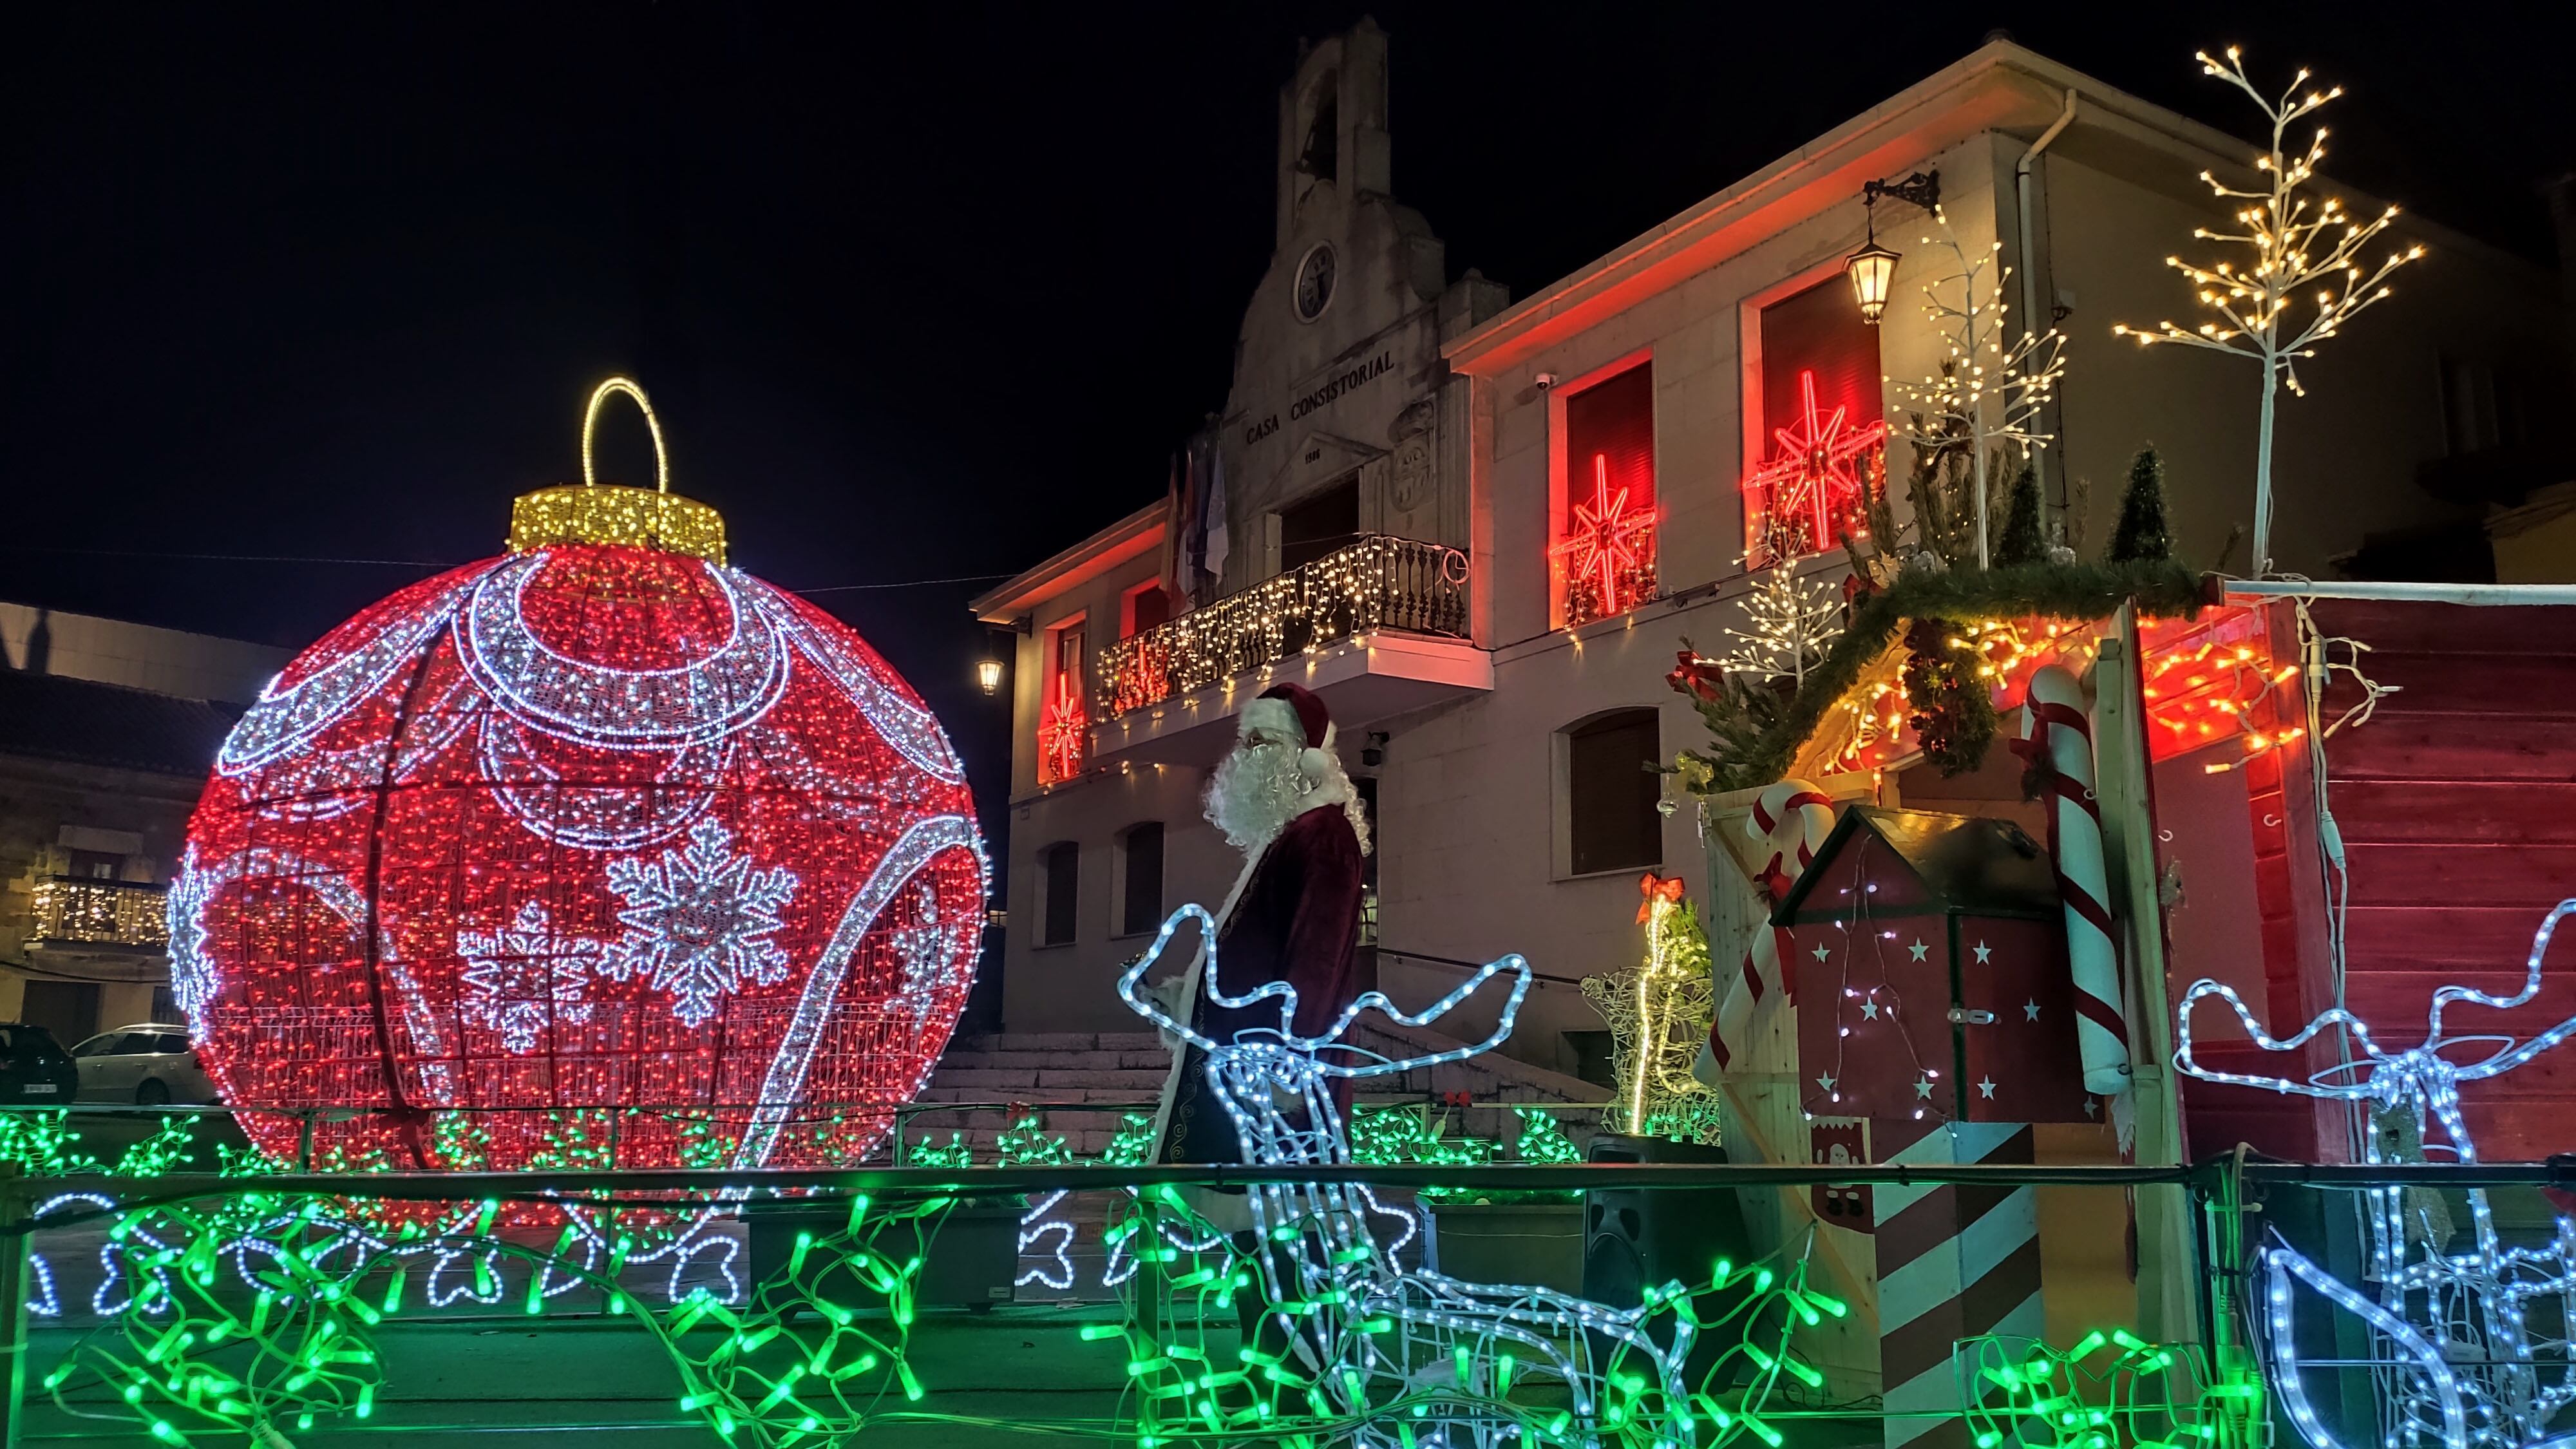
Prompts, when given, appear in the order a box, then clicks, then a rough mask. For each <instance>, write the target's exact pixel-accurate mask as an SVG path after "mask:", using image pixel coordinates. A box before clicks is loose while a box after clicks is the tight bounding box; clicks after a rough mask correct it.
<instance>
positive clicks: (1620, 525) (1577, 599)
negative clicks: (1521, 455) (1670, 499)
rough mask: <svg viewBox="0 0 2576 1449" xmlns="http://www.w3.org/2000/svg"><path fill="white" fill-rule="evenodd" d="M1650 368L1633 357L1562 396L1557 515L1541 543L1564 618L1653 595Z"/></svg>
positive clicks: (1624, 607) (1619, 608) (1620, 608)
mask: <svg viewBox="0 0 2576 1449" xmlns="http://www.w3.org/2000/svg"><path fill="white" fill-rule="evenodd" d="M1656 516H1657V510H1656V507H1655V369H1654V364H1652V363H1639V364H1638V365H1637V366H1635V367H1632V368H1629V369H1628V370H1627V371H1625V372H1622V373H1620V374H1618V375H1617V376H1615V377H1611V378H1608V379H1605V380H1603V381H1601V382H1599V383H1595V384H1594V385H1592V386H1591V387H1587V388H1585V389H1584V390H1583V391H1581V392H1578V393H1576V394H1574V395H1573V396H1571V397H1569V398H1567V399H1566V400H1565V498H1564V513H1563V522H1562V523H1560V524H1559V526H1558V529H1557V536H1556V541H1555V543H1554V544H1553V545H1551V546H1550V547H1549V549H1548V559H1549V563H1550V564H1551V566H1552V572H1553V573H1554V575H1555V582H1556V591H1557V599H1558V603H1559V609H1560V613H1561V614H1562V617H1563V619H1564V621H1565V623H1566V624H1567V625H1568V626H1571V625H1575V624H1581V623H1586V622H1588V621H1590V620H1593V619H1603V618H1608V617H1609V616H1611V615H1613V614H1622V613H1625V612H1627V611H1628V610H1630V609H1633V608H1635V607H1636V606H1637V605H1639V604H1642V603H1644V602H1645V601H1646V600H1648V599H1651V598H1653V597H1655V593H1656V584H1655V519H1656Z"/></svg>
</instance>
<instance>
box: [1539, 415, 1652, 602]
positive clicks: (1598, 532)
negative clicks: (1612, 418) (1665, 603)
mask: <svg viewBox="0 0 2576 1449" xmlns="http://www.w3.org/2000/svg"><path fill="white" fill-rule="evenodd" d="M1654 532H1655V510H1653V509H1652V508H1647V509H1642V510H1640V511H1638V512H1635V513H1631V512H1629V511H1628V490H1627V489H1625V488H1622V489H1620V490H1619V491H1618V492H1616V493H1613V492H1611V491H1610V459H1609V456H1608V455H1607V454H1603V453H1595V454H1593V455H1592V501H1591V502H1589V503H1577V504H1575V505H1574V525H1573V526H1572V527H1571V528H1568V529H1567V530H1566V531H1565V538H1564V540H1563V541H1562V542H1560V543H1558V544H1557V545H1556V546H1555V547H1554V548H1551V549H1549V550H1548V554H1549V555H1550V556H1551V557H1554V558H1561V559H1564V560H1566V572H1567V574H1568V576H1569V577H1572V578H1576V579H1582V580H1585V581H1587V582H1589V583H1590V584H1591V585H1592V587H1593V598H1594V600H1595V601H1596V616H1597V617H1600V618H1608V617H1609V616H1610V615H1612V614H1617V613H1622V612H1625V611H1626V610H1627V609H1629V608H1631V607H1633V606H1635V605H1636V604H1639V603H1641V602H1643V600H1640V599H1628V598H1622V597H1621V596H1620V592H1619V581H1620V580H1621V579H1622V578H1624V577H1626V576H1627V575H1628V574H1629V573H1631V572H1633V571H1634V570H1635V569H1636V568H1637V567H1638V566H1639V565H1641V564H1643V563H1644V562H1645V561H1646V555H1647V550H1648V549H1649V547H1650V546H1651V540H1652V539H1653V537H1654Z"/></svg>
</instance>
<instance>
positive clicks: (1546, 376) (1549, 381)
mask: <svg viewBox="0 0 2576 1449" xmlns="http://www.w3.org/2000/svg"><path fill="white" fill-rule="evenodd" d="M1530 381H1531V383H1533V384H1535V385H1536V386H1537V388H1538V390H1539V391H1540V392H1545V391H1547V390H1548V389H1549V388H1552V387H1554V386H1556V374H1555V373H1552V372H1542V373H1540V374H1539V375H1538V376H1536V377H1533V378H1531V379H1530Z"/></svg>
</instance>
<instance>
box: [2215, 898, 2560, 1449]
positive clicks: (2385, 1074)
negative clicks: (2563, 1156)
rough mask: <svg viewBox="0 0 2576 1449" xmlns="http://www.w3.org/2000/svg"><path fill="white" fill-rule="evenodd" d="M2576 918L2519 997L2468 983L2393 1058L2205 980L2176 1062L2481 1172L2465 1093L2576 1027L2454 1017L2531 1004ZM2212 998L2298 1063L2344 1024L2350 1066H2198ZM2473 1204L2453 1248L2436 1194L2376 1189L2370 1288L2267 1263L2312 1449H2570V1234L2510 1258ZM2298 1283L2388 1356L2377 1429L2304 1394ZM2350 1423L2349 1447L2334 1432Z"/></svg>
mask: <svg viewBox="0 0 2576 1449" xmlns="http://www.w3.org/2000/svg"><path fill="white" fill-rule="evenodd" d="M2570 912H2576V900H2567V901H2561V902H2559V904H2558V905H2557V907H2556V908H2555V909H2553V910H2551V911H2550V913H2549V915H2548V917H2547V918H2546V919H2545V920H2543V921H2542V922H2541V923H2540V929H2539V930H2538V931H2537V932H2536V933H2534V935H2533V936H2532V940H2531V955H2530V958H2529V959H2528V961H2527V962H2526V963H2525V974H2524V980H2523V987H2522V990H2521V991H2519V992H2517V993H2516V994H2514V995H2512V996H2494V995H2490V994H2488V993H2486V992H2483V991H2478V990H2476V989H2474V988H2471V987H2466V986H2444V987H2441V988H2439V989H2438V990H2436V991H2435V992H2434V993H2433V1005H2432V1009H2431V1012H2430V1014H2429V1016H2428V1017H2427V1020H2426V1029H2425V1035H2424V1041H2423V1043H2422V1044H2421V1045H2419V1046H2415V1047H2412V1048H2409V1049H2407V1050H2404V1051H2395V1052H2392V1051H2389V1050H2386V1049H2385V1048H2383V1047H2381V1046H2380V1044H2379V1043H2378V1042H2377V1041H2376V1040H2374V1039H2373V1038H2372V1037H2371V1034H2370V1029H2369V1027H2368V1026H2367V1025H2366V1024H2365V1023H2364V1022H2363V1021H2362V1020H2361V1019H2360V1018H2359V1017H2357V1016H2354V1015H2353V1014H2352V1013H2351V1012H2349V1011H2346V1010H2343V1009H2342V1008H2340V1007H2338V1008H2336V1009H2334V1010H2331V1011H2328V1012H2326V1013H2324V1014H2323V1015H2321V1016H2319V1017H2317V1019H2316V1020H2314V1021H2311V1022H2309V1023H2308V1024H2307V1026H2306V1027H2305V1028H2304V1029H2302V1030H2301V1031H2300V1032H2299V1033H2298V1035H2296V1036H2293V1037H2289V1038H2287V1039H2276V1038H2274V1037H2272V1036H2271V1035H2270V1034H2268V1033H2266V1032H2265V1031H2264V1030H2263V1027H2262V1025H2261V1024H2260V1023H2259V1022H2257V1021H2256V1020H2255V1018H2254V1014H2253V1013H2252V1012H2251V1011H2249V1010H2247V1009H2246V1006H2245V1003H2244V1001H2243V999H2242V998H2240V997H2238V996H2237V994H2236V993H2235V991H2234V990H2232V989H2230V988H2229V987H2226V986H2223V985H2221V984H2220V983H2218V982H2216V981H2208V980H2203V981H2199V982H2195V983H2193V985H2192V988H2191V990H2190V991H2189V992H2187V993H2186V994H2185V995H2184V996H2183V999H2182V1004H2181V1006H2180V1007H2179V1008H2178V1009H2177V1016H2178V1019H2179V1032H2178V1035H2177V1048H2176V1050H2175V1052H2174V1065H2175V1066H2176V1067H2178V1068H2180V1069H2181V1070H2183V1071H2186V1072H2189V1073H2190V1074H2192V1075H2193V1076H2195V1077H2199V1078H2201V1079H2203V1080H2204V1081H2212V1082H2228V1083H2233V1084H2235V1085H2238V1086H2246V1087H2266V1088H2269V1089H2271V1090H2272V1091H2275V1092H2287V1093H2292V1094H2295V1095H2298V1096H2303V1097H2317V1098H2324V1099H2328V1100H2334V1101H2346V1102H2359V1103H2364V1104H2366V1105H2367V1106H2368V1107H2369V1109H2370V1112H2371V1121H2372V1130H2371V1132H2370V1133H2369V1139H2368V1142H2369V1145H2368V1149H2367V1154H2366V1160H2368V1161H2370V1162H2375V1163H2376V1162H2404V1161H2421V1160H2423V1159H2424V1158H2425V1157H2427V1156H2438V1155H2440V1154H2442V1153H2444V1152H2448V1153H2449V1154H2450V1155H2451V1156H2452V1158H2453V1159H2454V1160H2456V1161H2459V1162H2463V1163H2468V1162H2475V1161H2477V1148H2476V1146H2475V1144H2474V1143H2472V1142H2471V1140H2470V1137H2469V1128H2468V1123H2467V1121H2466V1119H2465V1118H2463V1117H2462V1115H2461V1112H2460V1093H2459V1084H2460V1083H2462V1082H2471V1081H2479V1080H2483V1079H2486V1078H2490V1077H2500V1076H2502V1075H2504V1074H2505V1073H2506V1072H2509V1071H2511V1070H2513V1069H2514V1068H2516V1067H2519V1066H2522V1065H2523V1064H2525V1063H2527V1062H2529V1061H2531V1060H2532V1059H2533V1058H2534V1057H2537V1056H2539V1055H2540V1054H2541V1053H2542V1052H2545V1051H2547V1050H2549V1049H2550V1048H2551V1047H2554V1046H2557V1045H2558V1044H2559V1043H2560V1042H2563V1041H2565V1040H2566V1039H2567V1038H2568V1037H2570V1036H2576V1018H2571V1019H2570V1020H2567V1021H2563V1022H2560V1023H2559V1024H2558V1025H2556V1026H2554V1027H2552V1028H2550V1029H2549V1030H2548V1031H2545V1032H2543V1033H2541V1034H2540V1035H2538V1036H2535V1037H2533V1038H2532V1039H2530V1040H2529V1041H2516V1040H2515V1039H2514V1038H2512V1037H2509V1036H2494V1035H2479V1036H2457V1037H2454V1036H2448V1035H2445V1033H2444V1028H2443V1022H2442V1013H2443V1010H2444V1009H2445V1008H2446V1007H2449V1006H2450V1005H2452V1004H2453V1003H2459V1002H2464V1003H2467V1004H2470V1005H2474V1006H2488V1007H2496V1008H2500V1009H2510V1008H2514V1007H2519V1006H2524V1005H2528V1004H2529V1003H2530V1002H2531V1001H2532V1000H2533V999H2534V998H2535V997H2537V996H2538V995H2539V993H2540V964H2541V958H2542V957H2543V956H2545V955H2547V954H2548V951H2549V939H2550V936H2551V934H2552V933H2553V932H2555V931H2556V930H2557V928H2558V923H2559V921H2560V920H2562V919H2564V918H2565V917H2566V916H2567V915H2568V914H2569V913H2570ZM2209 996H2215V997H2217V998H2219V999H2220V1000H2222V1001H2224V1002H2226V1003H2227V1005H2228V1006H2229V1007H2230V1008H2231V1009H2233V1010H2234V1011H2235V1013H2236V1019H2237V1021H2238V1022H2239V1023H2241V1024H2242V1025H2243V1026H2244V1028H2245V1031H2246V1034H2247V1035H2248V1036H2250V1037H2252V1038H2253V1040H2254V1042H2255V1044H2256V1045H2257V1046H2259V1047H2261V1048H2262V1049H2263V1050H2265V1051H2272V1052H2288V1051H2296V1050H2298V1049H2299V1048H2301V1047H2303V1046H2305V1045H2306V1044H2307V1043H2308V1042H2309V1040H2311V1039H2312V1038H2314V1037H2316V1036H2318V1035H2319V1034H2320V1033H2323V1032H2325V1031H2328V1030H2331V1029H2337V1028H2339V1029H2341V1030H2343V1031H2344V1032H2346V1033H2348V1034H2349V1039H2350V1046H2351V1048H2352V1060H2350V1061H2348V1062H2347V1063H2345V1064H2343V1065H2340V1066H2335V1067H2329V1068H2326V1069H2325V1070H2323V1071H2320V1072H2317V1073H2315V1074H2314V1075H2312V1076H2310V1077H2308V1078H2307V1079H2305V1080H2303V1081H2292V1080H2289V1079H2287V1078H2281V1077H2264V1076H2253V1075H2247V1074H2244V1073H2238V1072H2227V1071H2220V1070H2216V1069H2213V1068H2208V1067H2203V1066H2201V1065H2200V1064H2199V1062H2198V1061H2196V1060H2195V1059H2194V1057H2193V1054H2192V1038H2191V1012H2192V1008H2193V1006H2195V1005H2196V1004H2198V1002H2199V1001H2200V1000H2201V999H2202V998H2203V997H2209ZM2460 1046H2480V1047H2486V1048H2490V1049H2491V1050H2489V1051H2488V1053H2487V1054H2486V1055H2485V1056H2484V1057H2482V1058H2480V1059H2478V1060H2475V1061H2471V1062H2466V1063H2463V1062H2457V1061H2453V1060H2451V1059H2450V1058H2448V1057H2446V1056H2444V1055H2443V1053H2444V1051H2445V1049H2447V1048H2453V1047H2460ZM2435 1126H2438V1127H2439V1128H2440V1130H2441V1135H2442V1137H2443V1138H2444V1139H2446V1140H2445V1141H2439V1142H2437V1141H2433V1140H2431V1138H2430V1136H2429V1134H2428V1129H2429V1128H2431V1127H2435ZM2468 1206H2469V1228H2468V1241H2467V1243H2466V1245H2465V1248H2464V1249H2463V1250H2462V1251H2457V1252H2454V1251H2452V1244H2453V1242H2454V1241H2456V1240H2457V1239H2458V1237H2459V1233H2458V1231H2457V1230H2456V1228H2455V1226H2454V1225H2453V1223H2452V1222H2451V1220H2450V1213H2449V1209H2448V1208H2447V1206H2445V1205H2444V1203H2443V1201H2442V1199H2441V1196H2440V1195H2439V1194H2437V1193H2434V1192H2432V1191H2429V1190H2425V1189H2409V1188H2402V1187H2373V1188H2370V1189H2367V1190H2366V1192H2365V1208H2364V1217H2365V1219H2366V1221H2367V1223H2368V1227H2369V1234H2370V1249H2369V1251H2370V1262H2369V1264H2368V1266H2367V1268H2366V1269H2365V1270H2364V1272H2363V1275H2362V1277H2363V1283H2362V1284H2361V1285H2354V1284H2348V1283H2345V1282H2343V1281H2342V1280H2340V1279H2338V1278H2336V1277H2335V1276H2334V1274H2333V1273H2331V1272H2329V1271H2328V1270H2327V1269H2325V1268H2323V1267H2321V1266H2319V1265H2318V1264H2317V1263H2316V1262H2314V1261H2313V1260H2311V1259H2309V1258H2308V1257H2307V1256H2306V1255H2304V1254H2302V1253H2300V1252H2299V1251H2298V1250H2297V1249H2295V1248H2293V1247H2291V1246H2290V1245H2289V1244H2288V1243H2286V1242H2281V1241H2278V1240H2276V1241H2275V1242H2274V1243H2273V1244H2272V1245H2271V1246H2269V1247H2266V1248H2264V1249H2262V1250H2261V1251H2260V1252H2258V1253H2257V1254H2256V1255H2255V1260H2254V1261H2255V1264H2256V1266H2257V1268H2258V1269H2259V1272H2260V1276H2261V1278H2262V1280H2263V1282H2262V1285H2261V1291H2262V1293H2263V1295H2264V1298H2263V1301H2262V1303H2260V1304H2259V1305H2257V1306H2256V1307H2255V1309H2254V1317H2255V1318H2256V1335H2255V1336H2256V1341H2257V1342H2258V1343H2260V1344H2261V1345H2262V1346H2263V1348H2264V1350H2265V1352H2266V1354H2267V1357H2268V1359H2269V1364H2270V1369H2271V1372H2270V1375H2269V1377H2270V1378H2271V1380H2272V1382H2273V1385H2274V1387H2275V1389H2276V1391H2277V1392H2278V1393H2279V1394H2280V1396H2281V1401H2282V1406H2283V1407H2284V1408H2285V1409H2286V1410H2287V1411H2288V1413H2289V1416H2290V1420H2291V1422H2292V1423H2293V1424H2295V1425H2296V1426H2297V1427H2298V1430H2299V1433H2300V1435H2301V1436H2302V1437H2304V1438H2305V1439H2306V1440H2307V1441H2308V1442H2309V1443H2310V1444H2312V1445H2314V1446H2316V1449H2365V1446H2377V1449H2434V1446H2443V1449H2451V1446H2464V1449H2542V1446H2576V1433H2570V1432H2568V1431H2567V1430H2566V1429H2564V1428H2563V1427H2561V1428H2553V1427H2552V1423H2553V1421H2554V1420H2555V1419H2556V1418H2557V1417H2558V1415H2559V1413H2560V1411H2561V1410H2564V1409H2566V1408H2567V1407H2568V1406H2569V1405H2570V1404H2571V1403H2572V1402H2576V1366H2571V1363H2570V1358H2569V1344H2568V1339H2569V1337H2570V1336H2571V1331H2576V1224H2571V1223H2570V1222H2569V1221H2568V1220H2567V1219H2565V1218H2563V1217H2562V1218H2560V1219H2559V1220H2558V1223H2557V1228H2556V1233H2555V1236H2554V1239H2553V1240H2552V1241H2551V1242H2549V1243H2548V1244H2546V1245H2544V1246H2522V1247H2515V1246H2508V1245H2507V1244H2506V1242H2505V1240H2504V1237H2503V1235H2502V1234H2501V1233H2500V1232H2499V1231H2498V1230H2497V1228H2496V1223H2495V1215H2494V1213H2493V1211H2492V1210H2491V1209H2490V1207H2489V1205H2488V1201H2487V1194H2486V1192H2485V1190H2484V1189H2482V1188H2470V1189H2469V1190H2468ZM2302 1287H2304V1288H2305V1289H2307V1290H2308V1291H2309V1292H2311V1293H2313V1294H2315V1295H2316V1296H2317V1297H2319V1298H2322V1299H2324V1300H2325V1301H2326V1302H2327V1303H2329V1304H2331V1305H2333V1306H2334V1307H2335V1308H2337V1309H2339V1310H2341V1311H2343V1312H2346V1313H2350V1314H2352V1315H2354V1316H2356V1317H2358V1318H2360V1319H2361V1320H2362V1321H2363V1322H2365V1323H2366V1324H2368V1325H2369V1327H2370V1330H2371V1333H2372V1337H2373V1340H2374V1342H2375V1344H2376V1346H2377V1351H2376V1352H2374V1354H2373V1355H2372V1356H2373V1357H2374V1358H2375V1359H2378V1360H2380V1361H2381V1366H2380V1367H2378V1368H2376V1369H2374V1374H2375V1375H2376V1377H2377V1379H2378V1383H2377V1385H2376V1389H2377V1392H2376V1394H2375V1395H2374V1397H2375V1398H2376V1400H2377V1401H2378V1405H2379V1413H2378V1418H2379V1422H2378V1423H2377V1424H2376V1425H2373V1426H2369V1427H2367V1428H2361V1427H2343V1426H2337V1425H2333V1424H2329V1423H2328V1422H2327V1421H2326V1419H2325V1418H2324V1417H2322V1416H2321V1415H2320V1413H2319V1411H2318V1408H2317V1406H2316V1404H2315V1403H2314V1402H2313V1401H2312V1400H2311V1399H2310V1397H2309V1394H2308V1390H2307V1385H2306V1383H2305V1381H2304V1379H2303V1378H2302V1376H2301V1369H2300V1363H2299V1354H2298V1345H2297V1342H2296V1340H2295V1336H2294V1330H2295V1329H2296V1327H2297V1323H2298V1315H2297V1307H2296V1305H2297V1299H2298V1296H2299V1295H2298V1290H2299V1289H2300V1288H2302ZM2544 1300H2550V1301H2551V1302H2550V1304H2549V1306H2548V1308H2547V1310H2546V1311H2545V1312H2543V1313H2541V1314H2539V1315H2538V1316H2539V1318H2540V1320H2541V1322H2542V1323H2544V1324H2546V1325H2548V1326H2549V1331H2548V1332H2546V1333H2543V1332H2538V1331H2535V1329H2534V1328H2533V1324H2532V1320H2533V1317H2534V1314H2533V1309H2534V1307H2535V1306H2536V1305H2540V1304H2542V1303H2543V1301H2544ZM2338 1428H2342V1437H2337V1432H2336V1431H2337V1429H2338Z"/></svg>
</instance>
